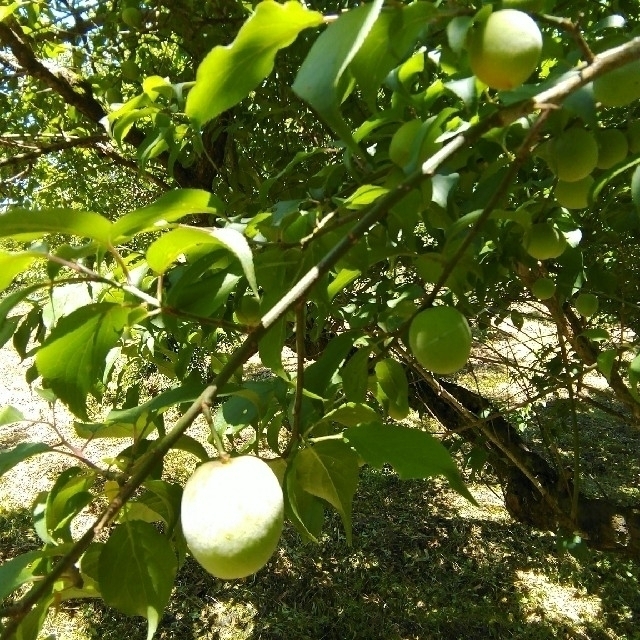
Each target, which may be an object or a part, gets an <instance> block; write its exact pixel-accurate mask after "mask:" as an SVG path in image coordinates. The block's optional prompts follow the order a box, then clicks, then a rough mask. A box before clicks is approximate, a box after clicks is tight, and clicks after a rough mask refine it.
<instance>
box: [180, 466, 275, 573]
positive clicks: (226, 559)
mask: <svg viewBox="0 0 640 640" xmlns="http://www.w3.org/2000/svg"><path fill="white" fill-rule="evenodd" d="M181 520H182V530H183V532H184V537H185V539H186V541H187V545H188V547H189V550H190V551H191V554H192V555H193V557H194V558H195V559H196V560H197V561H198V562H199V563H200V564H201V565H202V567H204V569H206V570H207V571H208V572H209V573H210V574H211V575H213V576H215V577H217V578H221V579H223V580H234V579H236V578H244V577H245V576H248V575H251V574H252V573H255V572H256V571H258V570H259V569H261V568H262V567H263V566H264V565H265V564H266V563H267V562H268V561H269V559H270V558H271V556H272V555H273V553H274V552H275V550H276V547H277V545H278V541H279V540H280V535H281V533H282V526H283V522H284V499H283V494H282V489H281V487H280V483H279V482H278V478H277V477H276V476H275V474H274V472H273V471H272V470H271V468H270V467H269V465H268V464H267V463H266V462H264V461H263V460H260V458H256V457H254V456H240V457H238V458H229V459H227V460H212V461H210V462H205V463H204V464H202V465H200V466H199V467H198V468H197V469H196V470H195V471H194V473H193V475H192V476H191V477H190V478H189V480H187V483H186V485H185V487H184V492H183V494H182V505H181Z"/></svg>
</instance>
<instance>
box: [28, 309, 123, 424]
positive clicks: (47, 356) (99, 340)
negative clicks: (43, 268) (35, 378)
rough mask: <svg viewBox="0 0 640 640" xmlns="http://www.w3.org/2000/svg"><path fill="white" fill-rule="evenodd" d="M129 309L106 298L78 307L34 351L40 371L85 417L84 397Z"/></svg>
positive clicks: (74, 408)
mask: <svg viewBox="0 0 640 640" xmlns="http://www.w3.org/2000/svg"><path fill="white" fill-rule="evenodd" d="M131 311H132V310H131V309H130V308H126V307H122V306H120V305H118V304H111V303H106V302H101V303H97V304H90V305H87V306H86V307H82V308H80V309H77V310H76V311H74V312H72V313H71V314H69V315H68V316H65V317H64V318H61V319H60V321H59V322H58V324H57V325H56V326H55V327H54V329H53V331H52V332H51V334H50V335H49V337H48V338H47V340H46V341H45V343H44V345H43V346H42V347H41V348H40V350H39V351H38V353H37V354H36V365H37V367H38V371H39V372H40V375H42V377H43V378H44V379H45V380H46V381H47V382H48V383H49V385H50V386H51V389H53V391H54V392H55V393H56V395H57V396H58V397H59V398H60V399H61V400H62V401H63V402H65V403H66V404H67V405H68V407H69V409H71V411H72V412H73V413H74V414H76V415H77V416H79V417H80V418H82V419H84V420H86V419H87V410H86V404H85V403H86V397H87V395H88V393H89V391H90V390H91V389H92V387H93V385H94V384H95V381H96V380H101V379H102V372H103V371H104V367H105V361H106V357H107V354H108V353H109V351H110V349H112V348H113V347H114V346H115V345H116V343H117V342H118V340H119V339H120V334H121V333H122V330H123V329H124V327H125V325H126V324H127V320H128V318H129V314H130V313H131Z"/></svg>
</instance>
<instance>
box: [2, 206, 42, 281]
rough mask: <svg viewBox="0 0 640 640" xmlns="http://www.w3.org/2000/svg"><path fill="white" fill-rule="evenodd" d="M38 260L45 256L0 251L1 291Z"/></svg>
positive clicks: (24, 252)
mask: <svg viewBox="0 0 640 640" xmlns="http://www.w3.org/2000/svg"><path fill="white" fill-rule="evenodd" d="M0 220H1V216H0ZM38 259H39V260H42V259H44V256H43V255H42V254H39V253H37V252H36V251H20V252H18V253H13V252H11V251H2V250H1V249H0V291H4V290H5V289H6V288H7V287H8V286H9V285H10V284H11V281H12V280H13V279H14V278H15V277H16V276H17V275H18V274H20V273H23V272H24V271H26V270H27V269H28V268H29V267H30V266H31V265H32V264H33V263H34V262H35V261H36V260H38Z"/></svg>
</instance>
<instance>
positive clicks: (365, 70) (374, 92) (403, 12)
mask: <svg viewBox="0 0 640 640" xmlns="http://www.w3.org/2000/svg"><path fill="white" fill-rule="evenodd" d="M438 12H439V10H438V8H437V7H436V6H435V4H432V3H430V2H412V3H411V4H409V5H406V6H395V7H393V6H388V5H387V6H386V7H385V8H384V10H383V11H382V12H381V13H380V15H379V16H378V19H377V20H376V22H375V24H374V25H373V27H372V28H371V30H370V31H369V33H368V35H367V37H366V39H365V41H364V42H363V43H362V46H361V47H360V49H359V50H358V52H357V53H356V55H355V56H354V58H353V60H352V61H351V65H350V70H351V71H352V73H353V75H354V76H355V78H356V80H357V82H358V85H359V87H360V88H361V89H362V94H363V97H364V99H365V100H366V102H367V104H368V106H369V109H371V111H372V112H375V111H376V106H377V97H378V90H379V88H380V86H381V85H382V82H383V81H384V79H385V78H386V77H387V75H388V73H389V72H390V71H391V70H392V69H393V68H394V67H396V66H397V65H398V64H399V63H400V61H401V60H403V59H404V58H406V56H407V55H408V54H409V53H411V48H412V46H413V45H414V43H415V41H416V39H417V37H418V35H419V34H420V32H421V31H423V30H425V29H426V28H427V25H428V21H429V19H431V18H433V17H434V16H436V15H437V14H438Z"/></svg>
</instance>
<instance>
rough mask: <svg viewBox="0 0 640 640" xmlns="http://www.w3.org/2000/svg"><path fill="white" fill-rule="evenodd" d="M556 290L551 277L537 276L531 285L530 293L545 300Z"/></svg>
mask: <svg viewBox="0 0 640 640" xmlns="http://www.w3.org/2000/svg"><path fill="white" fill-rule="evenodd" d="M555 292H556V283H555V282H554V281H553V280H552V279H551V278H538V279H537V280H536V281H535V282H534V283H533V284H532V285H531V293H532V294H533V295H534V297H536V298H538V300H547V299H549V298H551V297H552V296H553V294H554V293H555Z"/></svg>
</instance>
